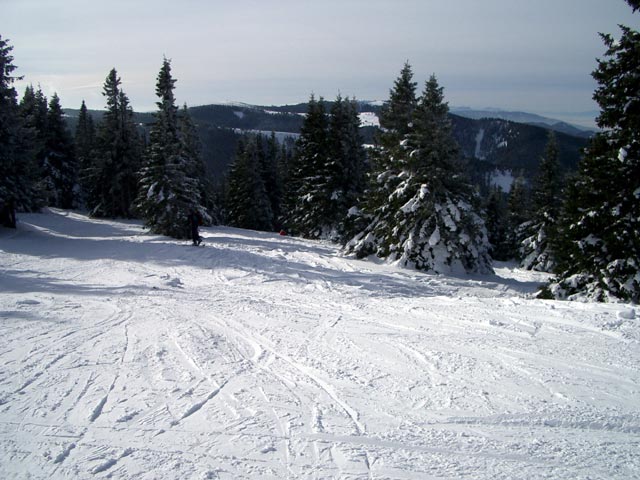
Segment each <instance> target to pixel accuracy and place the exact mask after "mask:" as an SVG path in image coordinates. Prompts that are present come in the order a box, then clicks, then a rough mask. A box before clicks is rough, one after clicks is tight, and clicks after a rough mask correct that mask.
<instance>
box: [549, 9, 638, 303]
mask: <svg viewBox="0 0 640 480" xmlns="http://www.w3.org/2000/svg"><path fill="white" fill-rule="evenodd" d="M628 3H629V4H630V5H631V6H632V7H633V8H634V11H635V10H636V9H638V2H636V1H628ZM621 29H622V35H621V37H620V39H619V40H618V41H615V40H614V39H613V37H611V36H610V35H602V38H603V40H604V43H605V45H606V47H607V51H606V53H605V58H604V59H603V60H599V61H598V68H597V69H596V71H594V72H593V77H594V78H595V79H596V80H597V82H598V84H599V86H598V88H597V89H596V91H595V93H594V99H595V100H596V101H597V102H598V104H599V105H600V108H601V114H600V116H599V117H598V124H599V126H600V127H601V128H602V129H603V131H602V133H599V134H597V135H596V136H595V137H594V138H593V140H592V142H591V144H590V146H589V148H588V150H587V151H586V153H585V157H584V158H583V160H582V161H581V163H580V167H579V171H578V174H577V176H576V178H575V179H574V180H573V182H572V183H571V184H570V185H569V186H568V189H567V194H566V198H567V200H566V202H565V204H564V209H563V215H562V219H561V223H560V235H559V236H560V238H559V241H558V242H557V244H558V245H557V251H556V254H557V257H558V266H557V271H558V272H559V276H558V279H557V281H555V282H554V283H553V284H552V285H551V291H552V292H553V294H554V295H555V296H556V297H557V298H580V297H582V298H585V297H586V298H591V299H595V300H601V301H605V300H609V299H622V300H631V301H634V302H638V301H640V264H639V263H640V260H639V259H640V187H639V186H638V179H639V178H640V74H639V72H640V33H638V32H637V31H634V30H632V29H630V28H627V27H623V26H621Z"/></svg>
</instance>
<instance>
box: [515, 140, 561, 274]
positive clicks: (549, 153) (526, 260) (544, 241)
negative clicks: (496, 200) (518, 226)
mask: <svg viewBox="0 0 640 480" xmlns="http://www.w3.org/2000/svg"><path fill="white" fill-rule="evenodd" d="M561 190H562V181H561V178H560V162H559V160H558V143H557V140H556V136H555V134H554V133H553V132H551V131H550V132H549V140H548V142H547V146H546V148H545V153H544V156H543V157H542V160H541V162H540V167H539V172H538V176H537V177H536V183H535V185H534V190H533V195H532V200H533V212H532V219H531V221H529V222H528V224H527V226H526V227H525V229H524V230H525V235H526V238H525V239H524V241H523V242H522V243H521V244H520V252H519V253H520V255H519V256H520V258H521V259H522V262H521V266H522V267H523V268H526V269H527V270H538V271H543V272H551V271H553V268H554V266H555V255H554V253H553V247H552V242H551V239H552V238H554V237H555V236H556V224H557V221H558V215H559V212H560V206H561Z"/></svg>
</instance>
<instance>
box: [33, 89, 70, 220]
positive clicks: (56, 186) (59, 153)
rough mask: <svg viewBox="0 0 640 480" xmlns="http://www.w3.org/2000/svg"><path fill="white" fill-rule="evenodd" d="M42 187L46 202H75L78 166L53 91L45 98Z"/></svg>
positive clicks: (56, 204)
mask: <svg viewBox="0 0 640 480" xmlns="http://www.w3.org/2000/svg"><path fill="white" fill-rule="evenodd" d="M42 167H43V168H42V173H43V180H42V183H41V185H42V188H43V191H44V194H45V198H46V202H47V204H48V205H49V206H53V207H59V208H73V207H75V206H77V203H78V202H77V201H78V196H79V187H78V167H77V163H76V159H75V155H74V146H73V141H72V139H71V134H70V133H69V130H68V129H67V124H66V122H65V120H64V118H63V113H62V107H61V106H60V99H59V98H58V95H57V94H55V93H54V95H53V97H51V101H50V102H49V109H48V113H47V129H46V135H45V158H44V162H43V165H42Z"/></svg>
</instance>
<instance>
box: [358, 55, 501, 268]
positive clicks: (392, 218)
mask: <svg viewBox="0 0 640 480" xmlns="http://www.w3.org/2000/svg"><path fill="white" fill-rule="evenodd" d="M407 70H408V68H407V66H406V65H405V68H404V69H403V72H402V73H401V77H400V79H399V80H398V81H397V82H396V90H394V91H392V96H391V101H390V103H392V102H393V101H394V97H395V95H394V93H396V92H397V90H398V85H406V84H407V77H408V76H407V73H406V71H407ZM402 106H403V107H404V108H403V109H395V108H393V107H392V106H390V107H388V108H387V110H386V111H392V112H393V111H398V110H400V111H402V112H405V113H404V114H403V115H397V116H391V120H392V121H391V122H389V123H390V124H391V125H393V126H395V129H394V130H393V131H391V132H388V133H389V134H388V136H386V137H383V138H382V140H383V141H382V142H381V150H380V153H381V154H382V158H381V161H380V163H379V165H382V167H383V168H384V169H385V170H383V171H382V172H380V173H378V174H377V180H378V183H377V184H378V185H379V186H380V188H381V190H382V192H384V194H380V193H377V194H376V193H374V198H377V199H382V201H383V203H382V204H381V205H379V206H378V208H377V209H376V210H374V211H373V214H372V217H373V220H372V221H371V222H370V224H369V225H368V226H367V227H366V228H365V230H364V231H362V232H360V233H359V234H358V235H357V236H356V237H354V238H353V239H352V240H351V241H350V242H349V243H348V244H347V251H348V252H353V253H355V254H356V255H357V256H358V257H364V256H367V255H370V254H372V253H373V254H375V255H376V256H378V257H381V258H387V259H389V260H394V261H398V262H400V263H401V264H403V265H407V266H409V265H411V266H414V267H415V268H417V269H420V270H426V271H433V272H465V271H466V272H482V273H486V272H489V271H491V259H490V257H489V254H488V249H489V243H488V239H487V231H486V227H485V224H484V221H483V219H482V218H481V217H480V215H479V214H478V212H479V207H478V199H477V197H476V195H475V194H474V191H473V188H472V186H471V184H470V183H469V181H468V180H467V179H466V178H465V177H464V176H463V175H462V170H463V169H462V168H461V164H460V160H459V155H458V151H457V146H456V144H455V142H454V141H453V138H452V136H451V123H450V120H449V116H448V113H449V108H448V106H447V104H446V103H445V102H444V96H443V89H442V87H440V86H439V85H438V82H437V80H436V78H435V76H431V78H430V79H429V81H427V82H426V84H425V89H424V92H423V94H422V96H421V97H420V99H419V101H418V102H417V105H416V106H415V107H414V108H413V111H411V115H410V117H409V118H408V117H407V112H408V111H409V110H410V109H409V108H408V104H407V102H403V104H402ZM401 132H404V134H402V135H401V134H400V133H401ZM394 142H397V143H394ZM385 157H386V158H385ZM389 185H394V186H395V190H394V191H393V192H391V193H390V194H389V195H386V194H387V193H388V190H389ZM385 195H386V200H385V198H384V197H385Z"/></svg>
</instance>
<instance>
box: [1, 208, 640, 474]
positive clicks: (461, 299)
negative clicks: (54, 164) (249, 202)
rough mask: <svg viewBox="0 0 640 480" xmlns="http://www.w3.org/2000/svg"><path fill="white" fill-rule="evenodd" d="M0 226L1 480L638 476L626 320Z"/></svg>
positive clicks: (402, 273)
mask: <svg viewBox="0 0 640 480" xmlns="http://www.w3.org/2000/svg"><path fill="white" fill-rule="evenodd" d="M18 227H19V228H18V230H17V231H13V230H7V229H1V230H0V322H1V325H2V335H1V337H0V447H1V448H0V477H1V478H37V479H44V478H47V479H49V478H51V479H67V478H105V477H110V478H133V479H165V478H166V479H178V478H179V479H191V478H194V479H205V478H214V479H215V478H220V479H244V478H259V479H286V478H289V479H297V478H300V479H307V478H311V479H329V478H343V479H359V478H363V479H366V478H372V479H428V478H465V477H466V478H474V479H484V478H486V479H496V478H572V479H577V478H583V479H586V478H590V479H597V478H602V479H605V478H606V479H611V478H619V479H623V478H624V479H627V478H638V477H640V390H639V388H640V348H639V341H640V328H639V319H638V314H637V313H636V312H637V307H636V306H633V305H625V304H590V303H570V302H555V301H542V300H535V299H531V298H528V297H527V296H528V294H530V293H531V292H534V291H535V290H536V287H537V286H538V285H539V282H540V281H542V280H543V279H544V276H543V275H542V274H540V273H531V272H524V271H520V270H517V269H514V268H511V267H509V266H506V265H502V266H499V267H498V268H497V269H496V271H497V272H498V273H497V274H496V275H495V276H488V277H474V278H469V277H464V278H462V277H461V278H456V277H450V276H435V275H428V274H421V273H418V272H415V271H411V270H403V269H399V268H397V267H395V266H393V265H386V264H376V263H372V262H365V261H358V260H354V259H349V258H344V257H342V256H340V254H339V252H338V250H337V248H336V247H335V246H333V245H330V244H327V243H319V242H311V241H305V240H301V239H297V238H290V237H280V236H278V235H276V234H268V233H256V232H250V231H244V230H235V229H230V228H221V227H214V228H205V229H203V231H202V233H203V236H204V238H205V242H206V246H205V247H204V248H202V247H192V246H190V245H189V243H188V242H185V241H176V240H172V239H169V238H166V237H161V236H156V235H150V234H148V233H147V232H145V230H143V229H142V227H141V226H140V224H138V223H136V222H116V221H100V220H92V219H89V218H87V217H85V216H83V215H80V214H77V213H71V212H65V211H57V210H56V211H51V212H48V213H45V214H32V215H22V216H21V217H20V223H19V225H18Z"/></svg>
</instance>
